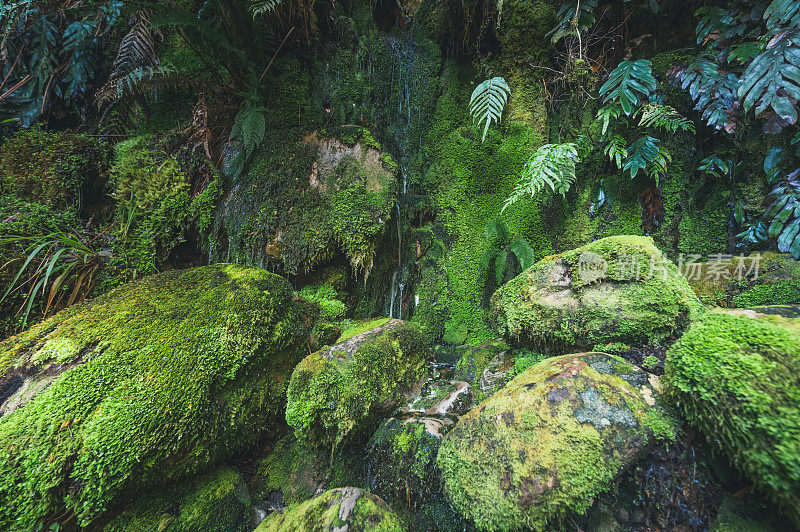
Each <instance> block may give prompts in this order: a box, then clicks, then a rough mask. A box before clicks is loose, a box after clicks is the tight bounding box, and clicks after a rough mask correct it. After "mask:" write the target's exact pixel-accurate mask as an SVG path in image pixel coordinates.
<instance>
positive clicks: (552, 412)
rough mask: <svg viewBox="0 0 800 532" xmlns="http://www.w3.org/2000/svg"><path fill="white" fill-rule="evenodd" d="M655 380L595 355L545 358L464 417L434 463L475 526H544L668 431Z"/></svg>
mask: <svg viewBox="0 0 800 532" xmlns="http://www.w3.org/2000/svg"><path fill="white" fill-rule="evenodd" d="M661 403H662V401H661V399H660V383H659V381H658V378H657V377H656V376H654V375H649V374H647V373H645V372H644V371H642V370H640V369H639V368H637V367H635V366H632V365H631V364H628V363H627V362H625V361H623V360H622V359H620V358H617V357H613V356H610V355H606V354H602V353H588V354H577V355H564V356H560V357H554V358H550V359H546V360H544V361H542V362H540V363H538V364H536V365H535V366H533V367H531V368H530V369H528V370H526V371H525V372H523V373H522V374H520V375H519V376H517V377H516V378H514V379H513V380H512V381H511V382H510V383H508V384H507V385H506V387H505V388H503V389H501V390H500V391H498V392H496V393H495V394H494V395H493V396H491V397H490V398H489V399H487V400H486V401H484V402H483V403H482V404H481V405H479V406H478V407H476V408H475V409H473V410H472V411H471V412H470V413H468V414H467V415H466V416H464V417H463V418H462V419H461V421H459V423H458V424H457V425H456V427H455V428H454V429H453V430H451V431H450V432H449V433H448V434H447V435H446V436H445V437H444V440H443V442H442V445H441V447H440V448H439V453H438V457H437V463H438V465H439V467H440V468H441V470H442V477H443V479H444V485H445V489H446V492H447V495H448V496H449V497H450V499H451V500H452V501H453V504H454V506H455V507H456V508H457V509H458V510H459V511H460V512H461V513H462V514H463V515H464V516H465V517H467V518H469V519H471V520H472V521H474V523H475V525H476V526H477V527H478V528H481V529H489V530H516V529H525V528H529V529H533V530H545V529H546V528H547V526H548V524H551V523H554V522H556V521H558V520H560V519H562V518H564V517H566V516H568V515H570V514H573V513H574V514H581V513H583V512H584V511H585V510H586V509H587V508H589V506H591V504H592V501H593V500H594V498H595V497H596V496H597V495H598V494H600V493H601V492H602V491H604V490H605V489H607V488H608V486H609V484H610V483H611V481H612V480H613V479H614V478H616V477H617V476H618V475H619V474H620V473H622V472H623V471H624V470H625V469H626V468H627V467H629V466H630V465H631V464H633V463H634V462H635V461H636V459H637V458H638V457H639V456H641V455H642V454H643V453H644V452H645V451H646V450H647V448H648V446H649V445H650V444H651V443H652V442H653V441H655V439H656V438H672V437H674V427H673V425H672V422H671V421H670V419H669V418H668V417H667V415H666V414H665V413H664V412H663V410H662V406H663V405H662V404H661Z"/></svg>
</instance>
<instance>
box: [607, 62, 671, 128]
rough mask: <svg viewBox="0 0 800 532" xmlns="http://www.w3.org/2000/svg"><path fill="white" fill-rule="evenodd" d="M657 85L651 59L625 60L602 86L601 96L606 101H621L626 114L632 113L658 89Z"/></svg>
mask: <svg viewBox="0 0 800 532" xmlns="http://www.w3.org/2000/svg"><path fill="white" fill-rule="evenodd" d="M656 86H657V84H656V78H654V77H653V68H652V63H650V61H647V60H645V59H637V60H636V61H623V62H621V63H620V64H619V65H618V66H617V68H615V69H614V70H613V72H611V75H610V76H609V78H608V81H606V82H605V83H604V84H603V86H602V87H600V96H601V97H602V98H603V102H604V103H608V102H611V101H613V102H619V104H620V105H621V106H622V110H623V111H624V112H625V114H626V115H630V114H631V113H632V112H633V111H634V109H635V108H636V107H638V106H639V103H640V102H641V101H642V100H644V99H646V98H647V97H648V96H650V93H652V92H653V91H654V90H656Z"/></svg>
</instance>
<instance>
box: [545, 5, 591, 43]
mask: <svg viewBox="0 0 800 532" xmlns="http://www.w3.org/2000/svg"><path fill="white" fill-rule="evenodd" d="M595 9H597V0H582V1H580V2H565V3H562V5H561V7H560V8H559V10H558V15H557V18H558V25H557V26H556V27H555V28H553V29H552V30H551V31H550V33H549V34H548V35H549V36H550V38H551V40H552V42H554V43H556V42H558V41H560V40H561V39H563V38H564V37H566V36H568V35H576V33H582V32H584V31H586V30H587V29H589V28H591V27H592V26H594V24H595V22H596V16H595V14H594V10H595Z"/></svg>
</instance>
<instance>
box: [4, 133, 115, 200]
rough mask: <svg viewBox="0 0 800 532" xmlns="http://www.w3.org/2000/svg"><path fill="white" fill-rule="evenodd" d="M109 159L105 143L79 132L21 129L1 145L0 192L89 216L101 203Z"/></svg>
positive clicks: (104, 196) (109, 153)
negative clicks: (75, 133) (82, 212)
mask: <svg viewBox="0 0 800 532" xmlns="http://www.w3.org/2000/svg"><path fill="white" fill-rule="evenodd" d="M110 158H111V149H110V148H109V146H108V145H106V144H104V143H102V142H100V141H98V140H95V139H90V138H88V137H85V136H83V135H72V134H69V133H50V132H46V131H41V130H39V129H35V128H34V129H29V130H25V131H21V132H19V133H17V134H16V135H15V136H14V137H11V138H10V139H8V140H6V141H5V142H4V143H3V144H2V146H0V190H2V192H3V193H6V194H13V195H15V196H17V197H19V198H23V199H28V200H33V201H37V202H39V203H42V204H44V205H47V206H48V207H53V208H60V209H68V210H71V211H74V212H78V211H79V210H83V211H85V214H89V213H90V212H92V211H91V208H93V207H96V206H97V205H98V204H102V203H105V198H106V195H105V193H104V192H105V191H104V189H105V186H106V182H107V180H108V173H109V168H110ZM87 211H88V212H87Z"/></svg>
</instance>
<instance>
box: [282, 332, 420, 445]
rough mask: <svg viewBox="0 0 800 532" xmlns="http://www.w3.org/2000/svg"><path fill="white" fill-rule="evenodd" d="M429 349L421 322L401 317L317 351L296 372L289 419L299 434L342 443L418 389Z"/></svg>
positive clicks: (323, 442)
mask: <svg viewBox="0 0 800 532" xmlns="http://www.w3.org/2000/svg"><path fill="white" fill-rule="evenodd" d="M430 354H431V351H430V347H429V344H428V339H427V337H426V336H425V335H424V334H423V333H422V331H421V330H420V329H419V327H417V326H416V325H413V324H411V323H407V322H404V321H400V320H389V321H387V322H386V323H384V324H383V325H380V326H379V327H377V328H374V329H371V330H369V331H366V332H362V333H360V334H358V335H355V336H353V337H351V338H349V339H347V340H345V341H340V343H338V344H336V345H334V346H332V347H327V348H325V349H322V350H320V351H317V352H316V353H313V354H311V355H309V356H307V357H306V358H304V359H303V361H302V362H300V364H298V366H297V367H296V368H295V370H294V372H293V373H292V379H291V382H290V383H289V391H288V403H287V406H286V421H287V422H288V423H289V425H290V426H291V427H293V428H294V429H295V433H296V435H297V437H298V439H307V441H309V442H310V443H311V444H312V445H313V446H314V447H322V448H326V449H333V448H335V447H338V446H339V444H340V443H342V442H343V441H344V439H345V437H351V438H355V437H357V436H359V435H363V433H364V432H365V431H368V430H369V429H371V428H374V427H375V426H376V425H377V424H378V423H379V422H380V420H381V416H383V415H388V414H390V413H391V412H392V411H393V410H394V409H395V408H396V407H397V406H398V405H399V404H401V403H402V402H403V401H408V400H409V399H410V398H411V397H413V396H415V395H416V394H417V393H419V390H420V387H421V386H422V379H423V378H425V377H426V375H427V369H428V365H427V359H428V357H429V356H430Z"/></svg>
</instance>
